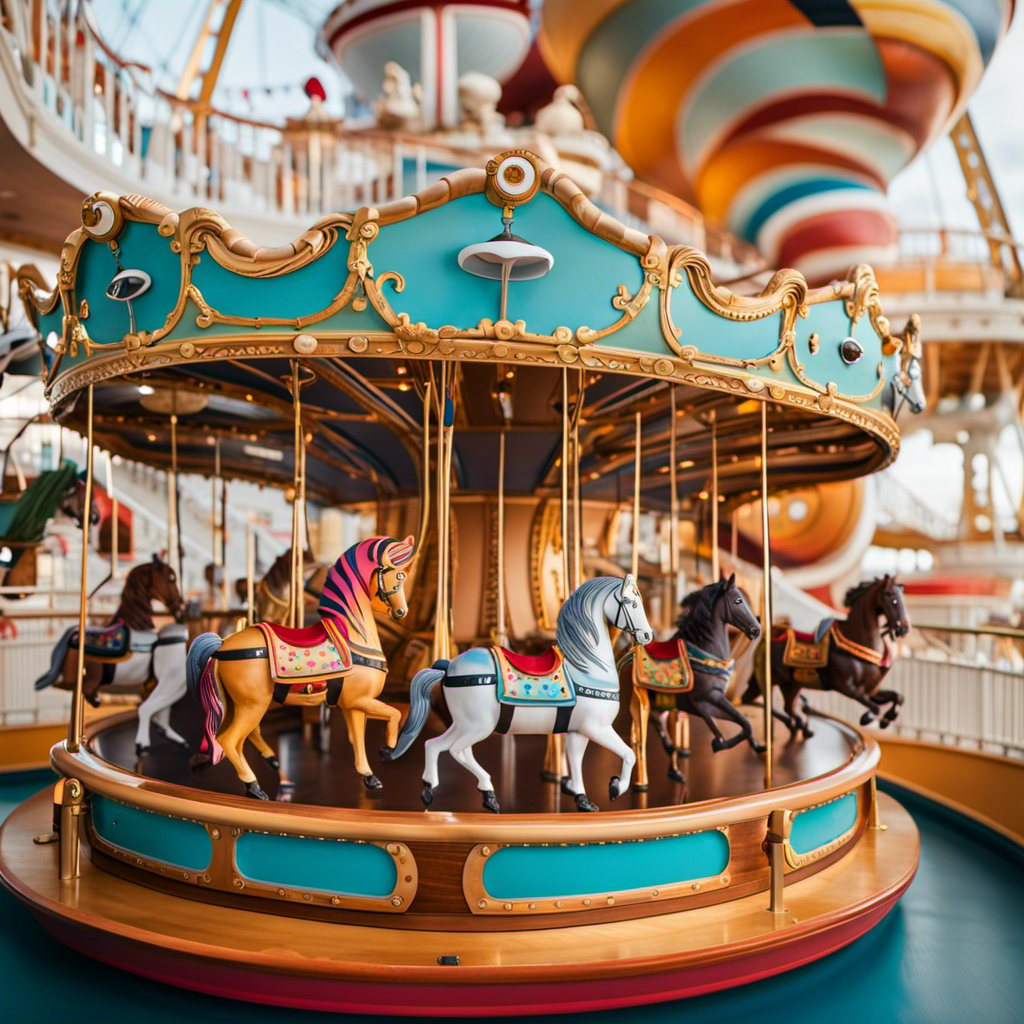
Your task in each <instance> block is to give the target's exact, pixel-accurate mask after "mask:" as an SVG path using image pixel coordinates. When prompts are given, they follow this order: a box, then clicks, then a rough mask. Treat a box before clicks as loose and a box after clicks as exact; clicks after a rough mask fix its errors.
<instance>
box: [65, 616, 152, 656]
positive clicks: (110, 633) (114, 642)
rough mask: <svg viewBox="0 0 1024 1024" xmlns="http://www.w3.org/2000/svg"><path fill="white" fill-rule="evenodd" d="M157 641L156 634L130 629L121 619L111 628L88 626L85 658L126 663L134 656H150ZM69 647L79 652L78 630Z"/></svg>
mask: <svg viewBox="0 0 1024 1024" xmlns="http://www.w3.org/2000/svg"><path fill="white" fill-rule="evenodd" d="M156 639H157V637H156V633H151V632H149V631H147V630H141V629H129V628H128V626H126V625H125V624H124V622H122V621H121V620H120V619H118V620H117V621H116V622H112V623H111V624H110V625H109V626H86V627H85V656H86V657H87V658H91V659H92V660H93V661H109V662H117V661H126V660H127V659H128V658H130V657H131V656H132V655H133V654H149V653H150V652H151V651H152V650H153V645H154V644H155V643H156ZM68 646H69V647H70V648H71V649H72V650H75V651H77V650H78V630H77V629H76V630H75V632H74V633H72V634H71V639H70V641H69V642H68Z"/></svg>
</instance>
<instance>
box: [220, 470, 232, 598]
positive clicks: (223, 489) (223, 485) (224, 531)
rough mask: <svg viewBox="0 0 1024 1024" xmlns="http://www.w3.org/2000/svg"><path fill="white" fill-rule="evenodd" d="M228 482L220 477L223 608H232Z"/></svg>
mask: <svg viewBox="0 0 1024 1024" xmlns="http://www.w3.org/2000/svg"><path fill="white" fill-rule="evenodd" d="M227 552H228V482H227V480H226V479H225V478H224V477H221V478H220V566H221V574H220V600H221V606H222V607H223V608H230V607H231V605H230V602H229V600H228V560H227Z"/></svg>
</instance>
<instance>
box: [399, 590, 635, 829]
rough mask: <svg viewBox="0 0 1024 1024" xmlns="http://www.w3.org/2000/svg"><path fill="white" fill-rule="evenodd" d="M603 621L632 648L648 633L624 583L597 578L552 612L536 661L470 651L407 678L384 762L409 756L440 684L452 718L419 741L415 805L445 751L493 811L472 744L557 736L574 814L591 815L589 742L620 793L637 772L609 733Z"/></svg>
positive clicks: (612, 791)
mask: <svg viewBox="0 0 1024 1024" xmlns="http://www.w3.org/2000/svg"><path fill="white" fill-rule="evenodd" d="M608 623H611V624H612V625H613V626H616V627H617V628H619V629H623V630H625V631H626V632H627V633H628V634H629V636H630V639H631V640H632V642H633V643H635V644H647V643H650V642H651V640H653V639H654V632H653V631H652V629H651V625H650V623H649V622H648V621H647V615H646V613H645V612H644V606H643V602H642V600H641V598H640V592H639V590H637V586H636V581H635V580H634V579H633V577H632V576H627V577H626V578H625V579H618V578H616V577H614V576H598V577H597V578H596V579H592V580H587V581H586V582H585V583H583V584H581V585H580V586H579V587H578V588H577V589H576V591H575V592H574V593H573V594H571V595H570V596H569V598H568V600H567V601H566V602H565V604H564V605H562V610H561V611H560V612H559V613H558V624H557V631H556V640H555V646H554V647H553V648H551V650H549V651H548V652H547V653H546V654H544V655H541V656H540V657H538V658H523V657H517V656H516V655H514V654H512V653H511V652H509V651H505V650H504V649H503V648H500V647H474V648H472V649H471V650H468V651H465V652H464V653H462V654H460V655H458V656H457V657H455V658H453V659H452V660H451V661H445V660H440V661H437V662H435V663H434V665H433V667H431V668H425V669H423V670H421V671H420V672H417V673H416V675H415V676H413V679H412V682H411V683H410V685H409V704H410V706H409V717H408V719H407V720H406V723H405V727H404V728H403V729H402V732H401V734H400V735H399V737H398V742H397V743H396V744H395V747H394V749H393V750H389V749H388V748H386V747H385V748H383V749H382V750H381V757H382V758H383V759H384V760H393V759H394V758H397V757H400V756H401V755H402V754H403V753H405V751H406V750H408V749H409V747H410V746H411V744H412V742H413V740H415V739H416V737H417V736H418V735H419V733H420V730H421V729H422V728H423V724H424V722H426V720H427V715H428V713H429V711H430V692H431V690H433V688H434V687H435V686H436V685H437V683H441V685H442V686H443V687H444V695H445V699H446V701H447V702H448V709H449V711H450V712H451V716H452V725H451V727H450V728H449V729H448V731H447V732H445V733H444V734H443V735H442V736H437V737H435V738H433V739H429V740H427V742H426V744H425V754H426V763H425V765H424V769H423V786H424V788H423V794H422V799H423V802H424V804H430V803H431V802H432V801H433V799H434V787H435V786H437V785H438V775H437V760H438V757H439V755H440V754H441V753H442V751H445V750H448V751H450V752H451V754H452V756H453V757H454V758H455V760H456V761H458V762H459V764H461V765H462V766H463V767H465V768H467V769H469V771H471V772H472V773H473V774H474V775H475V776H476V779H477V788H478V789H479V790H480V792H481V794H482V795H483V805H484V807H485V808H486V809H487V810H489V811H494V812H497V811H498V810H499V807H498V801H497V799H496V798H495V796H494V784H493V782H492V781H491V777H490V775H489V774H488V773H487V771H486V770H485V769H484V768H482V767H481V766H480V765H479V764H478V763H477V760H476V758H475V757H474V756H473V744H475V743H479V742H480V740H482V739H486V738H487V737H488V736H490V735H491V733H492V732H494V731H495V730H497V731H498V732H502V733H514V734H523V733H529V734H534V735H537V734H539V735H550V734H554V733H565V734H566V735H565V753H566V758H567V760H568V762H569V771H570V775H569V781H568V782H567V783H563V790H564V791H565V792H567V793H569V794H570V795H571V796H574V797H575V798H576V806H577V808H578V809H579V810H581V811H596V810H597V805H596V804H593V803H591V801H590V800H588V799H587V794H586V790H585V788H584V785H583V753H584V751H585V750H586V749H587V744H588V743H589V742H590V741H591V740H593V741H594V742H595V743H598V744H600V745H601V746H602V747H605V748H607V749H608V750H610V751H612V753H614V754H618V755H619V756H620V757H621V758H622V769H621V772H620V774H619V775H613V776H612V777H611V780H610V782H609V784H608V795H609V796H610V797H611V799H612V800H614V799H616V797H618V796H619V795H620V794H621V793H624V792H625V791H626V790H628V789H629V783H630V777H631V775H632V773H633V767H634V765H635V764H636V757H635V756H634V754H633V750H632V748H631V747H630V746H629V744H628V743H626V742H625V741H624V740H622V739H621V738H620V737H619V735H618V733H616V732H615V730H614V729H613V728H612V723H613V722H614V721H615V716H616V715H617V714H618V710H619V677H618V672H617V670H616V668H615V654H614V652H613V651H612V643H611V638H610V637H609V635H608Z"/></svg>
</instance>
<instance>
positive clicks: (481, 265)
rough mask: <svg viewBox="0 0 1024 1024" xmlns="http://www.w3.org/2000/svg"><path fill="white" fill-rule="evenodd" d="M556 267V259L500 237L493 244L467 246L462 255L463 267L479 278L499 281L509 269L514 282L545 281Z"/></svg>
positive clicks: (541, 250) (490, 242)
mask: <svg viewBox="0 0 1024 1024" xmlns="http://www.w3.org/2000/svg"><path fill="white" fill-rule="evenodd" d="M554 265H555V257H554V256H552V255H551V253H549V252H548V251H547V249H542V248H541V247H540V246H539V245H533V244H531V243H530V242H527V241H524V240H523V239H521V238H516V237H514V236H513V237H512V238H503V237H501V236H500V235H499V236H498V237H497V238H492V239H491V240H490V241H489V242H477V243H475V244H474V245H467V246H466V248H465V249H463V250H462V252H460V253H459V266H460V267H462V269H463V270H465V271H466V272H467V273H469V274H474V275H475V276H476V277H486V278H490V279H491V280H494V281H498V280H501V277H502V269H503V268H504V267H506V266H507V267H508V268H509V270H508V279H509V280H510V281H532V280H533V279H534V278H537V277H543V276H544V275H545V274H546V273H547V272H548V271H549V270H550V269H551V268H552V267H553V266H554Z"/></svg>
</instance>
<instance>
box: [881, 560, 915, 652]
mask: <svg viewBox="0 0 1024 1024" xmlns="http://www.w3.org/2000/svg"><path fill="white" fill-rule="evenodd" d="M877 595H878V597H877V604H876V608H877V611H878V614H879V615H884V616H885V632H886V633H888V634H890V635H891V636H897V637H899V636H906V635H907V633H908V632H909V631H910V617H909V616H908V615H907V608H906V605H905V604H904V603H903V584H902V583H897V582H896V577H895V576H889V575H885V576H883V577H882V579H881V583H880V586H879V587H878V590H877Z"/></svg>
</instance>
